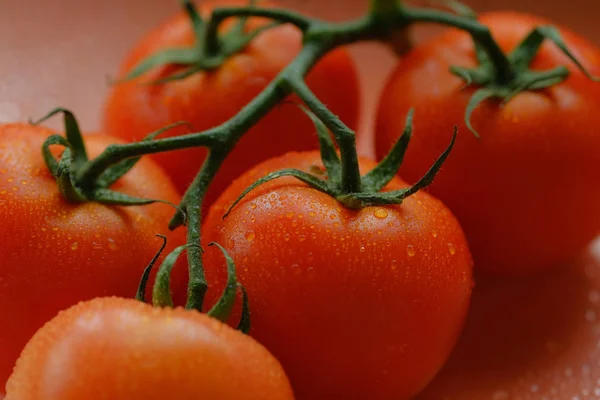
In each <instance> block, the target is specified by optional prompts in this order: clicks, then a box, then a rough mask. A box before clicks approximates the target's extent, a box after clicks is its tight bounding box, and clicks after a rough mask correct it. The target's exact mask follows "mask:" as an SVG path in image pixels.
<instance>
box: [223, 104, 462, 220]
mask: <svg viewBox="0 0 600 400" xmlns="http://www.w3.org/2000/svg"><path fill="white" fill-rule="evenodd" d="M301 108H302V109H303V111H304V112H305V113H306V114H307V115H308V116H309V117H310V118H311V120H312V121H313V123H314V125H315V128H316V131H317V135H318V137H319V142H320V151H321V160H322V161H323V165H324V166H325V171H322V170H321V169H319V168H318V167H317V166H315V168H312V169H311V170H312V171H311V172H313V174H310V173H307V172H304V171H301V170H299V169H294V168H287V169H282V170H279V171H275V172H271V173H269V174H267V175H266V176H264V177H262V178H260V179H258V180H257V181H256V182H254V183H253V184H252V185H250V186H249V187H248V188H246V189H245V190H244V191H243V192H242V193H241V194H240V195H239V196H238V197H237V199H236V200H235V201H234V202H233V203H232V204H231V206H230V207H229V209H228V210H227V212H226V213H225V214H224V215H223V219H225V218H227V216H228V215H229V214H230V213H231V211H232V210H233V208H234V207H235V206H236V205H237V204H238V203H239V202H240V201H241V200H242V199H243V198H244V197H245V196H246V195H247V194H248V193H250V192H251V191H252V190H254V189H255V188H257V187H258V186H260V185H262V184H264V183H266V182H269V181H272V180H274V179H277V178H280V177H283V176H292V177H294V178H296V179H298V180H299V181H301V182H303V183H306V184H307V185H308V186H309V187H311V188H313V189H316V190H319V191H321V192H323V193H326V194H328V195H329V196H331V197H333V198H335V199H336V200H337V201H339V202H340V203H342V204H343V205H344V206H345V207H347V208H350V209H361V208H364V207H367V206H375V205H392V204H402V202H403V201H404V199H406V198H407V197H409V196H411V195H413V194H415V193H416V192H418V191H419V190H421V189H423V188H425V187H427V186H428V185H430V184H431V183H432V182H433V180H434V178H435V176H436V175H437V173H438V172H439V170H440V169H441V167H442V165H443V164H444V162H445V161H446V158H447V157H448V156H449V155H450V152H451V151H452V148H453V147H454V143H455V141H456V136H457V128H456V127H455V128H454V132H453V134H452V140H451V141H450V144H449V145H448V147H447V148H446V149H445V150H444V152H443V153H442V154H441V155H440V156H439V157H438V159H437V160H436V161H435V162H434V164H433V165H432V166H431V167H430V169H429V170H428V171H427V172H426V173H425V175H423V177H422V178H421V179H419V181H418V182H416V183H415V184H414V185H412V186H410V187H408V188H406V189H400V190H394V191H385V192H382V191H381V190H383V189H384V187H385V186H386V185H387V184H388V183H389V182H390V181H391V180H392V179H393V178H394V177H395V176H396V173H397V172H398V170H399V169H400V166H401V165H402V161H403V160H404V155H405V153H406V150H407V149H408V145H409V143H410V139H411V137H412V119H413V115H414V110H412V109H411V110H410V111H409V113H408V115H407V117H406V124H405V128H404V132H403V133H402V135H401V136H400V137H399V139H398V141H397V142H396V143H395V144H394V146H393V147H392V149H391V150H390V152H389V153H388V155H387V156H386V157H385V158H384V159H383V160H382V161H381V162H380V163H379V164H377V166H376V167H375V168H374V169H372V170H371V171H369V172H368V173H366V174H365V175H362V176H360V190H359V191H354V192H347V191H345V190H344V188H343V184H342V182H343V178H342V176H343V174H344V170H343V168H342V164H341V162H340V158H339V156H338V152H337V151H336V149H335V146H334V144H333V141H332V140H331V136H330V135H329V132H328V130H327V127H326V126H325V124H324V123H323V122H322V121H321V120H320V119H318V118H317V117H316V115H315V114H313V113H312V112H311V111H309V110H308V109H306V108H304V107H301ZM315 171H316V172H315Z"/></svg>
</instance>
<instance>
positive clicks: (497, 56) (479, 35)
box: [403, 8, 515, 84]
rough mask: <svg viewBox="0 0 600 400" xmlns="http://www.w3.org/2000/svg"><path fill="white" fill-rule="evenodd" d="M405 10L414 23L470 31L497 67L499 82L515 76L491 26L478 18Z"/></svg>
mask: <svg viewBox="0 0 600 400" xmlns="http://www.w3.org/2000/svg"><path fill="white" fill-rule="evenodd" d="M403 12H404V14H405V15H406V16H407V17H408V18H409V19H410V20H411V21H412V23H416V22H435V23H438V24H441V25H447V26H452V27H454V28H458V29H462V30H464V31H467V32H469V33H470V34H471V36H472V37H473V39H474V40H475V41H476V42H477V43H479V44H480V45H481V46H482V48H483V49H484V50H485V52H486V53H487V55H488V56H489V58H490V61H491V63H492V65H493V66H494V68H495V69H496V78H497V83H499V84H506V83H508V82H510V81H512V79H513V78H514V76H515V72H514V70H513V67H512V64H511V63H510V60H509V59H508V57H507V56H506V54H505V53H504V52H503V51H502V49H501V48H500V46H499V45H498V43H496V41H495V40H494V38H493V37H492V34H491V32H490V30H489V28H488V27H486V26H485V25H482V24H481V23H479V22H478V21H477V20H475V19H472V18H466V17H463V16H460V15H455V14H450V13H446V12H440V11H437V10H430V9H421V8H405V9H404V11H403Z"/></svg>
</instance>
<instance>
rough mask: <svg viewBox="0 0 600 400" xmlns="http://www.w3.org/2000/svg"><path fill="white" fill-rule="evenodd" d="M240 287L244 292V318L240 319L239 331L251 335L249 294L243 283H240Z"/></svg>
mask: <svg viewBox="0 0 600 400" xmlns="http://www.w3.org/2000/svg"><path fill="white" fill-rule="evenodd" d="M238 287H239V288H240V291H241V292H242V316H241V317H240V322H239V323H238V326H237V330H238V331H240V332H242V333H245V334H246V335H247V334H249V333H250V327H251V320H250V305H249V302H248V293H246V288H244V286H243V285H242V284H241V283H238Z"/></svg>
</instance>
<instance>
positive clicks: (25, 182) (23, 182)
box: [21, 179, 29, 185]
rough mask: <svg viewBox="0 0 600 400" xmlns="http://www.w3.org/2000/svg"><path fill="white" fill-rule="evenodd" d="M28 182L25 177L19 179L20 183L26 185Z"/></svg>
mask: <svg viewBox="0 0 600 400" xmlns="http://www.w3.org/2000/svg"><path fill="white" fill-rule="evenodd" d="M28 183H29V182H28V181H26V180H25V179H23V180H22V181H21V185H27V184H28Z"/></svg>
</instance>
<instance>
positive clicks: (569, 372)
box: [565, 368, 573, 378]
mask: <svg viewBox="0 0 600 400" xmlns="http://www.w3.org/2000/svg"><path fill="white" fill-rule="evenodd" d="M565 376H566V377H567V378H571V377H572V376H573V368H567V369H565Z"/></svg>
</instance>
